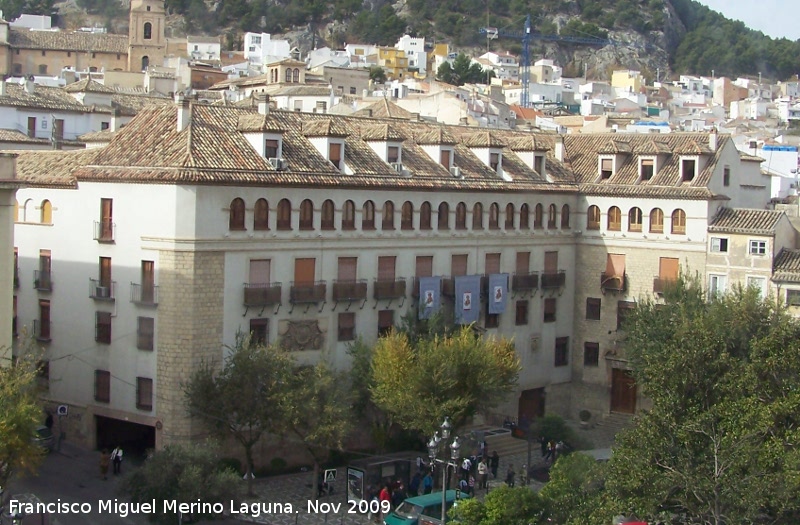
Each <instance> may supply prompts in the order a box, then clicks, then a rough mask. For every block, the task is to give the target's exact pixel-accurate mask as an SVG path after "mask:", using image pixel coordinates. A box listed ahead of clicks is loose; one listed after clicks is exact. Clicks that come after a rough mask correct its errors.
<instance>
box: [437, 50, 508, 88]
mask: <svg viewBox="0 0 800 525" xmlns="http://www.w3.org/2000/svg"><path fill="white" fill-rule="evenodd" d="M494 76H495V74H494V71H489V72H488V73H487V72H486V71H485V70H484V69H483V68H482V67H481V65H480V64H478V63H477V62H472V59H471V58H470V57H468V56H467V55H465V54H464V53H459V54H458V56H456V58H455V59H453V63H452V65H451V64H450V63H449V62H444V63H443V64H442V65H441V66H439V69H438V70H437V71H436V78H437V79H438V80H440V81H442V82H446V83H448V84H453V85H455V86H461V85H464V84H467V83H471V84H478V83H481V84H486V83H488V82H489V79H491V78H492V77H494Z"/></svg>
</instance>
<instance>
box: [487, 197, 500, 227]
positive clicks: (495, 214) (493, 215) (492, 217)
mask: <svg viewBox="0 0 800 525" xmlns="http://www.w3.org/2000/svg"><path fill="white" fill-rule="evenodd" d="M489 229H490V230H499V229H500V206H499V205H498V204H497V203H496V202H493V203H492V204H491V205H489Z"/></svg>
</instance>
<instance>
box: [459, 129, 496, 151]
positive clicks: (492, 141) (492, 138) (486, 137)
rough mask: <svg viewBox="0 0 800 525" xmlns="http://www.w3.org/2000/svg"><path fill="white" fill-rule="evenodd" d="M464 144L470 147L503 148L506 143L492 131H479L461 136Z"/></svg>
mask: <svg viewBox="0 0 800 525" xmlns="http://www.w3.org/2000/svg"><path fill="white" fill-rule="evenodd" d="M462 140H463V141H464V144H465V145H466V146H467V147H470V148H503V147H505V145H506V143H505V142H503V140H502V139H500V138H499V137H498V136H497V134H495V133H494V132H492V131H479V132H477V133H470V134H469V135H466V136H464V137H463V138H462Z"/></svg>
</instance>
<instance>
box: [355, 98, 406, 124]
mask: <svg viewBox="0 0 800 525" xmlns="http://www.w3.org/2000/svg"><path fill="white" fill-rule="evenodd" d="M370 111H372V115H371V116H373V117H375V118H400V119H406V120H408V119H410V118H411V112H410V111H407V110H405V109H403V108H401V107H400V106H398V105H397V104H395V103H394V102H392V101H390V100H387V99H385V98H384V99H381V100H379V101H377V102H375V103H374V104H370V105H369V106H366V107H363V108H361V109H359V110H358V111H356V112H355V113H354V114H353V115H355V116H358V117H367V116H370Z"/></svg>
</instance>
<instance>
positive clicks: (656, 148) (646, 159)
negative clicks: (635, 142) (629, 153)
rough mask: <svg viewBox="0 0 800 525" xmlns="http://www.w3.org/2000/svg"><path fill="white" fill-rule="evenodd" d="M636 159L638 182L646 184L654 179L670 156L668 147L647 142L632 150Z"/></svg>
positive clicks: (661, 143) (655, 141)
mask: <svg viewBox="0 0 800 525" xmlns="http://www.w3.org/2000/svg"><path fill="white" fill-rule="evenodd" d="M634 153H636V155H637V158H638V170H639V171H638V175H639V180H640V181H642V182H647V181H649V180H650V179H652V178H653V177H655V176H656V175H657V174H658V172H659V171H660V170H661V168H662V167H663V166H664V165H665V163H666V161H667V157H668V156H669V155H671V154H672V150H671V149H670V147H669V145H667V144H665V143H664V142H661V141H658V140H649V141H647V142H645V143H644V144H640V145H639V146H637V147H636V148H635V149H634Z"/></svg>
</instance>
